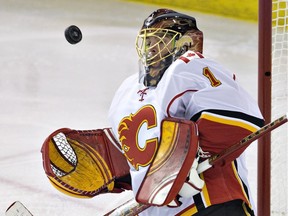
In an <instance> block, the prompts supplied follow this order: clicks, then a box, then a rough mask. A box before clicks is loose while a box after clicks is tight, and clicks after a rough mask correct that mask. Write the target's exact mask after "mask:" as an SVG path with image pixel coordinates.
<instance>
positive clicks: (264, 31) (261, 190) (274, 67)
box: [257, 0, 288, 216]
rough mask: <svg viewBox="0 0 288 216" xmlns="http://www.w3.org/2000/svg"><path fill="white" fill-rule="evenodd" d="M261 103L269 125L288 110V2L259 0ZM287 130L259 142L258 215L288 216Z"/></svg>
mask: <svg viewBox="0 0 288 216" xmlns="http://www.w3.org/2000/svg"><path fill="white" fill-rule="evenodd" d="M258 45H259V46H258V47H259V48H258V52H259V54H258V102H259V106H260V109H261V111H262V113H263V115H264V118H265V120H266V123H267V122H270V121H271V119H272V120H273V119H275V118H277V117H279V116H280V115H282V114H283V113H286V112H287V111H288V99H287V95H288V0H259V44H258ZM287 134H288V128H287V125H286V124H285V125H283V126H282V127H281V128H278V129H277V130H275V131H273V132H272V133H271V135H266V136H265V137H263V138H260V139H259V140H258V182H257V184H258V194H257V206H258V215H261V216H270V215H271V216H278V215H279V216H280V215H281V216H287V215H288V189H287V188H288V160H287V155H288V138H287V137H288V135H287Z"/></svg>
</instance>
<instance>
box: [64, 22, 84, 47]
mask: <svg viewBox="0 0 288 216" xmlns="http://www.w3.org/2000/svg"><path fill="white" fill-rule="evenodd" d="M65 38H66V40H67V41H68V42H69V43H70V44H76V43H79V42H80V41H81V40H82V32H81V30H80V29H79V28H78V27H77V26H75V25H71V26H69V27H68V28H66V29H65Z"/></svg>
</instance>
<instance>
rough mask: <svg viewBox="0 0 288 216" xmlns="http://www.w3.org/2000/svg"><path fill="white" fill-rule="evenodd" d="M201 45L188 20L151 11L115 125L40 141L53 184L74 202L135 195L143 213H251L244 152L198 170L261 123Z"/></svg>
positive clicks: (118, 98)
mask: <svg viewBox="0 0 288 216" xmlns="http://www.w3.org/2000/svg"><path fill="white" fill-rule="evenodd" d="M202 45H203V34H202V32H201V31H200V30H199V29H198V27H197V25H196V20H195V18H194V17H191V16H188V15H185V14H181V13H178V12H176V11H173V10H169V9H159V10H156V11H154V12H153V13H151V14H150V15H149V16H148V18H147V19H145V20H144V23H143V26H142V27H141V29H140V31H139V34H138V36H137V38H136V49H137V52H138V55H139V65H140V69H139V73H137V74H134V75H132V76H130V77H128V78H127V79H126V80H125V81H124V82H123V83H122V84H121V86H120V87H119V89H118V90H117V92H116V94H115V96H114V99H113V101H112V104H111V107H110V111H109V116H108V117H109V121H110V123H111V128H106V129H98V130H91V131H77V130H70V129H65V128H64V129H60V130H58V131H55V132H54V133H52V134H51V135H50V136H49V137H48V138H47V139H46V141H45V143H44V145H43V147H42V154H43V164H44V169H45V172H46V174H47V176H48V178H49V180H50V181H51V183H52V184H53V185H54V186H55V187H56V188H57V189H59V190H60V191H62V192H64V193H66V194H68V195H72V196H76V197H93V196H96V195H99V194H103V193H119V192H121V191H123V190H133V194H134V196H135V199H136V201H137V202H138V203H142V204H145V205H148V206H149V208H147V209H145V210H144V211H142V212H141V213H140V215H149V216H151V215H153V216H156V215H159V216H160V215H161V216H162V215H195V216H204V215H209V216H223V215H233V216H242V215H255V208H254V206H253V201H252V197H251V194H250V189H249V185H248V182H247V169H246V165H245V160H244V159H245V155H244V153H243V151H244V149H240V150H239V151H236V152H235V153H234V154H232V155H230V156H229V158H226V163H225V164H221V165H215V166H213V167H211V168H210V169H208V170H207V171H205V172H203V173H200V174H199V171H198V170H197V169H198V164H199V163H200V162H202V161H203V160H205V159H207V158H209V157H211V155H215V154H218V153H219V152H221V151H223V150H224V149H227V148H228V147H229V146H231V145H232V144H234V143H236V142H237V141H239V140H241V139H242V138H243V137H245V136H247V135H249V134H250V133H251V132H254V131H256V130H257V129H259V128H260V127H261V126H263V123H264V121H263V118H262V115H261V113H260V111H259V108H258V105H257V103H256V102H255V101H254V100H253V99H252V97H251V96H250V95H249V94H248V93H247V92H246V91H245V90H244V89H243V88H242V87H241V86H240V85H239V83H238V81H237V79H236V76H235V75H234V74H233V73H230V72H229V71H228V70H227V69H226V68H224V67H223V66H221V65H220V64H218V63H217V62H215V61H213V60H211V59H208V58H206V57H205V56H204V55H203V54H202ZM223 53H225V47H223ZM239 60H240V61H241V59H239Z"/></svg>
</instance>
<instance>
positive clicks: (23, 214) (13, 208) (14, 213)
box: [5, 201, 33, 216]
mask: <svg viewBox="0 0 288 216" xmlns="http://www.w3.org/2000/svg"><path fill="white" fill-rule="evenodd" d="M5 215H6V216H33V215H32V214H31V212H30V211H29V210H28V209H27V208H26V207H25V206H24V205H23V204H22V203H21V202H19V201H15V202H14V203H12V204H11V205H10V206H9V207H8V209H7V210H6V212H5Z"/></svg>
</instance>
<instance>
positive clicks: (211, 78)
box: [203, 67, 222, 87]
mask: <svg viewBox="0 0 288 216" xmlns="http://www.w3.org/2000/svg"><path fill="white" fill-rule="evenodd" d="M203 75H204V76H205V77H207V78H208V79H209V81H210V83H211V86H212V87H217V86H219V85H221V84H222V83H221V81H220V80H218V79H216V77H215V76H214V74H213V73H212V71H211V70H210V69H209V68H208V67H205V68H203Z"/></svg>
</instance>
